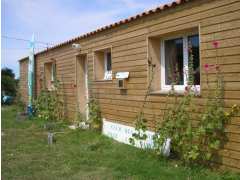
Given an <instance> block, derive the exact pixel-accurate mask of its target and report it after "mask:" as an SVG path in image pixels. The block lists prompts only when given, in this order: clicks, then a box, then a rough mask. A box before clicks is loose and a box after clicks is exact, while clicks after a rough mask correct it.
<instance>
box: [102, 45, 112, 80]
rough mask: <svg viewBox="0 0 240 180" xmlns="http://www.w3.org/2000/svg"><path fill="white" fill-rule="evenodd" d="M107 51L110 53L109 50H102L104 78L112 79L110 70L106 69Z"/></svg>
mask: <svg viewBox="0 0 240 180" xmlns="http://www.w3.org/2000/svg"><path fill="white" fill-rule="evenodd" d="M107 53H111V51H109V50H108V51H104V80H112V70H111V71H108V70H107ZM111 63H112V54H111Z"/></svg>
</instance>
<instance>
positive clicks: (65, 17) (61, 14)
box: [1, 0, 173, 77]
mask: <svg viewBox="0 0 240 180" xmlns="http://www.w3.org/2000/svg"><path fill="white" fill-rule="evenodd" d="M172 1H173V0H2V1H1V67H2V68H4V67H8V68H11V69H13V71H14V73H15V74H16V77H18V76H19V64H18V60H19V59H21V58H23V57H26V56H28V52H29V50H28V48H29V42H28V41H26V40H30V39H31V36H32V34H33V33H34V35H35V39H36V41H40V42H43V43H37V44H36V51H40V50H44V49H46V47H47V46H50V45H49V44H53V45H54V44H58V43H60V42H64V41H66V40H68V39H71V38H74V37H77V36H79V35H82V34H84V33H87V32H90V31H93V30H95V29H97V28H100V27H102V26H105V25H108V24H111V23H114V22H117V21H119V20H121V19H125V18H128V17H129V16H133V15H136V14H138V13H141V12H143V11H145V10H148V9H152V8H155V7H156V6H159V5H161V4H165V3H169V2H172ZM11 38H14V39H11ZM16 39H21V40H16ZM24 40H25V41H24Z"/></svg>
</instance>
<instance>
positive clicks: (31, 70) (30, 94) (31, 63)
mask: <svg viewBox="0 0 240 180" xmlns="http://www.w3.org/2000/svg"><path fill="white" fill-rule="evenodd" d="M34 48H35V40H34V34H33V35H32V39H31V41H30V43H29V50H30V51H29V60H28V107H27V112H28V115H29V116H32V115H33V106H32V103H33V91H34Z"/></svg>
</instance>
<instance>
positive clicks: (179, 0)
mask: <svg viewBox="0 0 240 180" xmlns="http://www.w3.org/2000/svg"><path fill="white" fill-rule="evenodd" d="M190 1H194V0H175V1H173V2H171V3H168V4H163V5H161V6H158V7H156V8H154V9H150V10H147V11H144V12H142V13H140V14H137V15H135V16H131V17H129V18H127V19H124V20H120V21H118V22H115V23H112V24H109V25H106V26H103V27H101V28H99V29H96V30H94V31H91V32H88V33H86V34H83V35H80V36H77V37H75V38H72V39H70V40H67V41H64V42H62V43H59V44H57V45H55V46H52V47H50V48H48V49H46V50H43V51H40V52H37V53H36V54H35V55H39V54H43V53H45V52H47V51H50V50H53V49H56V48H59V47H62V46H64V45H67V44H70V43H74V42H76V41H79V40H81V39H84V38H88V37H90V36H92V35H95V34H97V33H100V32H104V31H106V30H109V29H112V28H115V27H119V26H121V25H123V24H127V23H130V22H133V21H135V20H138V19H141V18H143V17H146V16H149V15H152V14H155V13H159V12H162V11H165V10H167V9H169V8H174V7H176V6H179V5H182V4H185V3H187V2H190ZM27 58H28V57H24V58H21V59H20V60H19V61H23V60H25V59H27Z"/></svg>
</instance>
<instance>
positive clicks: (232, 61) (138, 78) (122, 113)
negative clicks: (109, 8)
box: [20, 0, 240, 171]
mask: <svg viewBox="0 0 240 180" xmlns="http://www.w3.org/2000/svg"><path fill="white" fill-rule="evenodd" d="M196 27H197V28H199V37H200V57H201V59H200V66H201V67H203V65H204V64H205V63H209V64H212V63H215V61H216V50H215V49H214V47H213V46H212V41H218V42H219V48H218V52H217V55H218V61H219V64H220V65H221V69H222V72H223V74H224V81H225V105H226V108H230V107H231V106H232V105H234V104H240V0H193V1H190V2H189V3H185V4H183V5H180V6H176V7H174V8H169V9H167V10H164V11H162V12H161V13H153V14H152V15H149V16H145V17H142V18H140V19H136V20H134V21H131V22H128V23H125V24H122V25H120V26H117V27H113V28H110V29H107V30H105V31H102V32H99V33H96V34H93V35H91V36H88V37H86V38H82V39H79V40H77V41H76V42H74V43H80V44H81V52H77V51H76V50H75V49H73V48H72V44H71V43H69V44H68V43H67V44H65V45H63V46H60V47H57V48H54V49H52V50H48V51H45V52H43V53H40V54H37V55H36V94H39V92H40V77H41V76H42V73H43V66H44V63H45V62H47V61H49V60H51V59H54V60H56V70H57V71H56V72H57V73H56V74H57V79H59V80H60V81H61V83H62V86H63V89H62V91H63V94H64V97H65V103H66V112H67V116H68V117H69V119H70V120H72V119H73V118H74V117H75V113H76V109H77V108H76V102H77V100H76V89H75V88H74V87H75V83H76V79H75V69H76V67H75V61H76V53H82V54H87V62H88V80H89V81H90V82H91V86H90V87H89V88H90V89H89V90H90V91H91V92H92V93H93V94H94V96H95V97H97V99H98V100H99V102H100V106H101V110H102V114H103V117H104V118H106V119H108V120H110V121H114V122H118V123H122V124H126V125H130V126H134V120H135V117H136V115H137V113H138V112H139V107H140V106H141V105H142V103H143V99H144V94H145V92H146V90H147V86H148V82H149V70H148V58H149V56H150V54H149V37H155V36H162V37H164V36H165V35H169V34H172V33H175V32H180V31H184V30H186V29H191V28H196ZM104 47H112V72H113V74H114V73H116V72H119V71H129V72H130V75H129V77H130V78H129V81H128V86H127V92H126V93H125V94H123V93H121V91H120V90H119V89H118V88H117V81H116V79H115V78H113V80H112V81H111V80H110V81H95V80H94V77H93V76H94V64H93V58H94V54H93V53H94V51H95V50H97V49H101V48H104ZM214 78H215V75H214V73H213V74H210V75H209V80H210V83H212V84H213V83H214ZM205 79H206V74H205V73H204V71H203V70H202V71H201V96H200V97H198V98H196V99H195V101H196V104H197V105H198V106H199V112H201V111H202V109H203V108H204V104H205V102H206V80H205ZM20 86H21V87H20V91H21V93H22V96H23V99H24V100H27V60H21V61H20ZM168 101H170V102H173V99H172V98H170V99H168ZM25 102H27V101H25ZM165 102H166V95H164V94H155V95H150V96H149V97H148V99H147V103H146V108H145V109H144V112H145V114H146V117H147V119H148V126H149V129H151V130H153V129H154V126H155V124H156V122H155V120H154V118H156V117H161V116H162V114H163V110H164V108H165V106H164V104H165ZM126 104H127V107H126ZM199 112H197V113H199ZM226 132H227V136H228V139H229V140H228V142H227V143H226V144H225V146H224V149H223V150H221V151H220V152H219V154H220V155H221V157H222V158H221V159H220V160H216V164H218V165H219V166H220V167H223V168H229V169H234V170H237V171H240V163H239V162H240V117H239V116H237V117H234V118H233V119H232V120H231V122H230V123H229V125H228V126H227V127H226Z"/></svg>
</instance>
